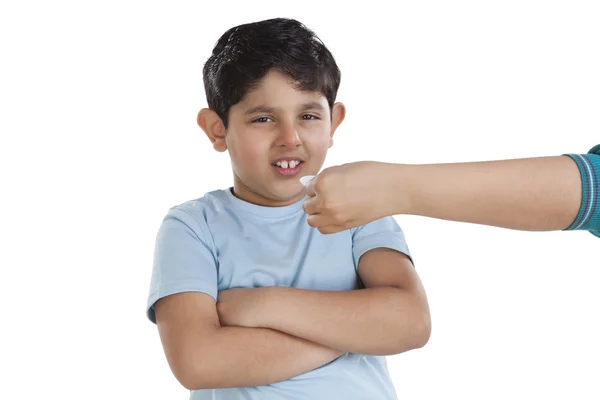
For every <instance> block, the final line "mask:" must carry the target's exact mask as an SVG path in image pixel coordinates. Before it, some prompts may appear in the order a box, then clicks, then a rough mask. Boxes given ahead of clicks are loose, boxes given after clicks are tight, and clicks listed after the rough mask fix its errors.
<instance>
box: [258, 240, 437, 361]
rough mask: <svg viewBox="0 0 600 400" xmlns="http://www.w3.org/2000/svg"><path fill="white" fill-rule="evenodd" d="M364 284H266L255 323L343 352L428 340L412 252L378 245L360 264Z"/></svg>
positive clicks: (381, 351) (390, 349)
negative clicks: (330, 287)
mask: <svg viewBox="0 0 600 400" xmlns="http://www.w3.org/2000/svg"><path fill="white" fill-rule="evenodd" d="M358 273H359V275H360V277H361V280H362V281H363V283H364V285H365V289H360V290H352V291H338V292H336V291H318V290H302V289H294V288H287V287H273V288H267V290H269V291H270V293H271V294H270V295H268V296H266V298H267V299H268V300H265V302H264V309H263V310H261V311H262V312H260V316H256V317H254V318H257V319H255V321H256V326H262V327H267V328H271V329H276V330H278V331H281V332H285V333H288V334H290V335H294V336H297V337H301V338H304V339H306V340H309V341H311V342H315V343H320V344H322V345H324V346H327V347H331V348H336V349H339V350H341V351H345V352H354V353H362V354H377V355H391V354H398V353H402V352H405V351H409V350H412V349H416V348H419V347H422V346H424V345H425V344H426V343H427V341H428V340H429V336H430V332H431V320H430V315H429V306H428V303H427V298H426V295H425V291H424V289H423V286H422V285H421V281H420V279H419V277H418V275H417V273H416V272H415V270H414V267H413V265H412V263H411V261H410V260H409V258H408V257H407V256H406V255H404V254H402V253H400V252H397V251H395V250H390V249H383V248H379V249H374V250H370V251H368V252H367V253H365V254H364V255H363V256H362V257H361V259H360V261H359V265H358Z"/></svg>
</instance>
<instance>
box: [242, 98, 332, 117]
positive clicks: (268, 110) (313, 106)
mask: <svg viewBox="0 0 600 400" xmlns="http://www.w3.org/2000/svg"><path fill="white" fill-rule="evenodd" d="M314 109H317V110H320V111H324V110H325V108H324V107H323V105H322V104H321V103H319V102H317V101H311V102H310V103H304V104H302V105H301V106H300V110H301V111H306V110H314ZM275 111H277V109H276V108H275V107H268V106H265V105H264V104H261V105H259V106H256V107H252V108H250V109H248V110H246V112H245V113H244V115H252V114H256V113H265V114H270V113H274V112H275Z"/></svg>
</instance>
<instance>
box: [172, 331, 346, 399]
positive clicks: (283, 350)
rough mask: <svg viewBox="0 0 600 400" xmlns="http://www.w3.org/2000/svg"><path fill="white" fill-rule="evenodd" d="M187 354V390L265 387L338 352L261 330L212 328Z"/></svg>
mask: <svg viewBox="0 0 600 400" xmlns="http://www.w3.org/2000/svg"><path fill="white" fill-rule="evenodd" d="M193 350H194V351H191V352H190V360H189V362H190V363H191V364H193V365H190V366H189V370H190V371H191V373H190V374H189V375H188V377H187V378H186V382H185V383H184V382H182V383H184V386H185V387H186V388H188V389H190V390H197V389H206V388H230V387H245V386H258V385H267V384H272V383H275V382H279V381H282V380H285V379H289V378H292V377H294V376H297V375H300V374H303V373H305V372H308V371H311V370H313V369H315V368H318V367H320V366H322V365H324V364H327V363H328V362H330V361H332V360H334V359H335V358H337V357H338V356H340V355H341V354H342V352H340V351H337V350H333V349H329V348H326V347H324V346H322V345H319V344H316V343H311V342H309V341H307V340H304V339H300V338H297V337H293V336H291V335H288V334H285V333H282V332H277V331H274V330H271V329H265V328H243V327H221V328H215V330H214V333H213V334H212V337H210V339H206V338H205V339H203V341H202V343H199V344H198V347H196V348H194V349H193Z"/></svg>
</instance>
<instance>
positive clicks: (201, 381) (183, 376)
mask: <svg viewBox="0 0 600 400" xmlns="http://www.w3.org/2000/svg"><path fill="white" fill-rule="evenodd" d="M174 375H175V378H176V379H177V381H178V382H179V383H180V384H181V386H183V387H184V388H186V389H187V390H201V389H210V388H213V387H215V382H212V380H211V377H210V376H209V373H208V368H203V367H202V366H201V365H200V366H196V367H190V366H189V365H188V366H187V368H186V367H185V366H184V367H182V368H179V369H178V370H177V371H176V372H175V371H174Z"/></svg>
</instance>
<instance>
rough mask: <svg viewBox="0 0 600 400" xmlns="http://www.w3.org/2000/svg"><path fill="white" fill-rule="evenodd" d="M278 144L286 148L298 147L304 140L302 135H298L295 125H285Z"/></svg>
mask: <svg viewBox="0 0 600 400" xmlns="http://www.w3.org/2000/svg"><path fill="white" fill-rule="evenodd" d="M278 144H279V145H280V146H285V147H290V148H294V147H298V146H300V145H301V144H302V140H300V135H298V131H297V130H296V127H295V126H294V125H291V124H290V125H285V126H283V127H282V128H281V132H280V134H279V139H278Z"/></svg>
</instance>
